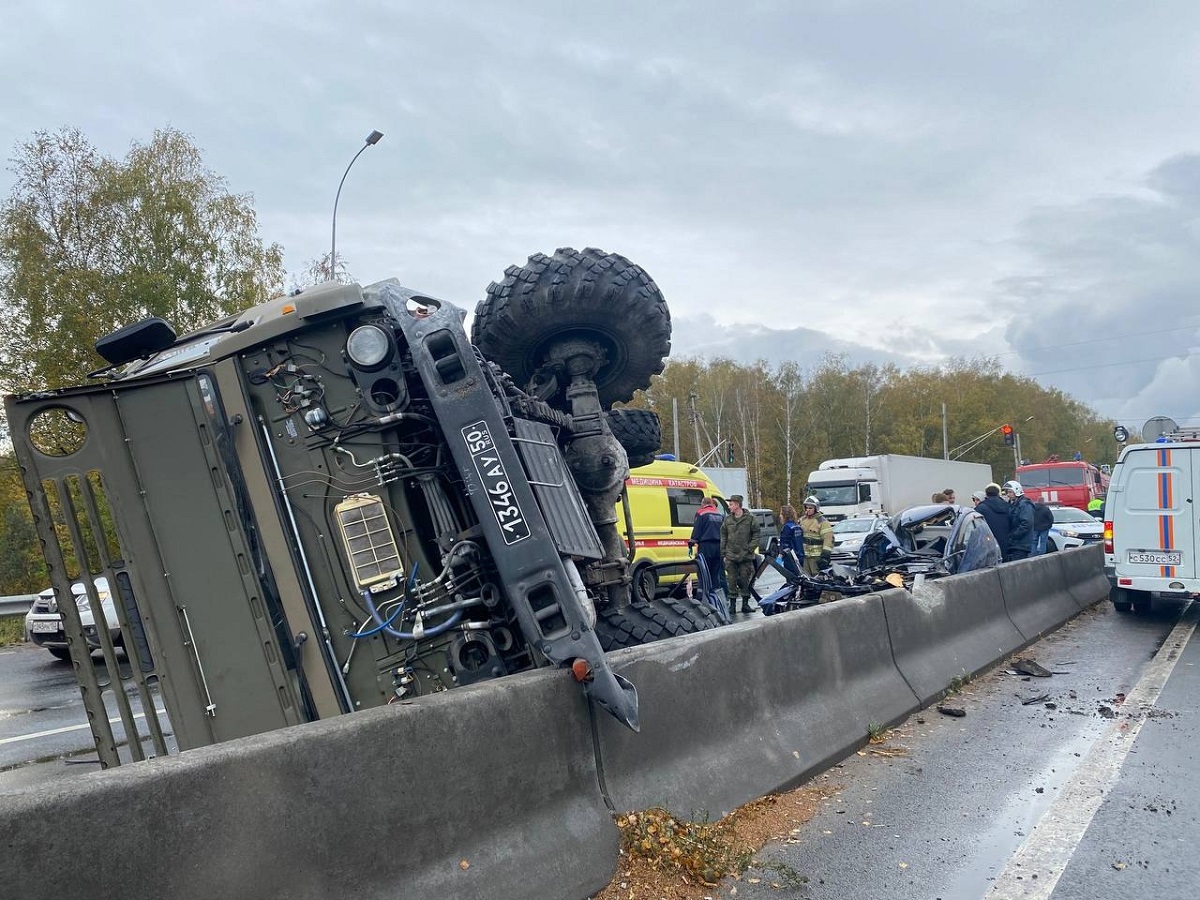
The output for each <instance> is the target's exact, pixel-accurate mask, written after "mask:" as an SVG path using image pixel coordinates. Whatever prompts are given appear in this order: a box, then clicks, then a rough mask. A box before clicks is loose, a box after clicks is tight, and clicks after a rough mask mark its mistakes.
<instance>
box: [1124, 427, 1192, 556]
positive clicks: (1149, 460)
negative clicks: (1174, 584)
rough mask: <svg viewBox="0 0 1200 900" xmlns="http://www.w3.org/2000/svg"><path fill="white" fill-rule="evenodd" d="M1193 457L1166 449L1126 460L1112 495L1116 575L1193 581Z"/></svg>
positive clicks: (1141, 452)
mask: <svg viewBox="0 0 1200 900" xmlns="http://www.w3.org/2000/svg"><path fill="white" fill-rule="evenodd" d="M1196 464H1197V463H1196V462H1195V454H1193V453H1192V452H1191V451H1190V450H1186V449H1172V448H1171V446H1170V445H1169V444H1162V445H1159V446H1155V447H1153V448H1151V447H1147V448H1146V449H1145V450H1139V451H1137V452H1135V453H1131V454H1129V456H1128V457H1126V460H1125V463H1124V467H1125V478H1124V482H1125V483H1124V485H1123V486H1122V487H1123V490H1122V491H1121V492H1120V493H1119V494H1117V495H1116V501H1115V502H1116V503H1117V504H1119V507H1120V514H1119V515H1117V514H1116V512H1115V511H1114V516H1112V518H1114V521H1115V522H1116V523H1119V524H1116V525H1114V532H1113V551H1114V555H1115V559H1114V562H1115V564H1116V568H1117V574H1118V575H1119V576H1121V575H1123V576H1126V577H1142V578H1195V577H1196V556H1195V553H1194V549H1193V548H1194V540H1195V521H1194V519H1195V510H1194V509H1193V507H1194V504H1193V503H1192V484H1193V479H1194V478H1195V477H1196V474H1197V473H1195V472H1194V471H1193V469H1194V467H1195V465H1196Z"/></svg>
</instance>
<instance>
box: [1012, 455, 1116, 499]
mask: <svg viewBox="0 0 1200 900" xmlns="http://www.w3.org/2000/svg"><path fill="white" fill-rule="evenodd" d="M1017 481H1019V482H1021V487H1023V488H1024V489H1025V494H1026V496H1027V497H1029V499H1030V500H1040V501H1041V502H1043V503H1057V504H1058V505H1059V506H1074V507H1075V508H1076V509H1082V510H1084V511H1085V512H1086V511H1087V508H1088V503H1089V502H1090V501H1092V500H1094V499H1096V498H1097V497H1098V498H1100V499H1101V500H1103V499H1104V495H1105V494H1107V493H1108V475H1106V474H1105V473H1103V472H1101V471H1100V470H1099V469H1097V468H1096V467H1095V466H1093V465H1092V464H1091V463H1090V462H1085V461H1084V460H1081V459H1073V460H1068V461H1066V462H1063V461H1061V460H1059V458H1058V455H1057V454H1054V455H1052V456H1050V457H1049V458H1047V459H1046V461H1045V462H1040V463H1030V464H1028V465H1024V466H1018V467H1017Z"/></svg>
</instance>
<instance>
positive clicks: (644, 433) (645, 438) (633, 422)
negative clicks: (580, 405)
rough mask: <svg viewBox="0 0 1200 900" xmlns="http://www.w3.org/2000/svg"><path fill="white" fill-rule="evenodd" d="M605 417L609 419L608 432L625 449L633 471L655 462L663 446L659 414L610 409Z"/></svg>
mask: <svg viewBox="0 0 1200 900" xmlns="http://www.w3.org/2000/svg"><path fill="white" fill-rule="evenodd" d="M604 415H605V418H607V419H608V430H609V431H611V432H612V433H613V437H615V438H616V439H617V441H618V442H619V443H620V444H621V446H622V447H624V448H625V453H626V454H628V456H629V467H630V468H631V469H632V468H635V467H636V466H638V465H640V466H644V465H648V464H649V463H651V462H653V461H654V454H655V453H657V452H658V448H659V447H661V446H662V422H661V421H659V418H658V413H656V412H653V411H652V410H649V409H610V410H609V411H608V412H606V413H605V414H604ZM643 460H645V462H643ZM635 461H636V465H635Z"/></svg>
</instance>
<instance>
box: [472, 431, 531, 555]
mask: <svg viewBox="0 0 1200 900" xmlns="http://www.w3.org/2000/svg"><path fill="white" fill-rule="evenodd" d="M462 436H463V441H464V442H466V445H467V450H468V451H469V452H470V454H471V459H472V460H473V461H474V462H475V471H476V472H477V473H478V474H479V481H480V483H481V484H482V485H483V492H484V494H485V495H486V496H487V499H488V504H489V505H490V506H491V508H492V512H493V513H494V514H495V516H496V522H497V524H499V526H500V533H501V534H502V535H503V536H504V543H506V544H510V545H511V544H515V543H517V542H518V541H523V540H525V538H527V537H529V523H528V522H526V521H525V514H524V513H523V512H522V511H521V507H520V505H519V504H518V503H517V498H516V495H515V494H514V493H513V489H512V483H511V482H510V481H509V480H508V473H507V472H505V471H504V463H503V461H502V460H501V459H500V454H499V453H498V452H497V451H496V445H495V442H494V441H493V440H492V434H491V432H490V431H489V430H488V426H487V423H486V422H482V421H480V422H476V423H475V424H474V425H468V426H466V427H465V428H463V429H462Z"/></svg>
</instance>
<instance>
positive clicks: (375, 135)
mask: <svg viewBox="0 0 1200 900" xmlns="http://www.w3.org/2000/svg"><path fill="white" fill-rule="evenodd" d="M382 137H383V132H382V131H374V130H372V132H371V133H370V134H368V135H367V140H366V143H364V144H363V145H362V146H361V147H359V148H358V152H357V153H355V154H354V156H353V158H352V159H351V160H350V165H348V166H346V171H345V172H343V173H342V180H341V181H340V182H338V189H337V194H336V195H335V196H334V198H333V229H332V231H333V233H332V235H331V236H330V239H329V280H330V281H336V280H337V208H338V201H339V200H341V199H342V185H344V184H345V183H346V176H347V175H349V174H350V169H352V168H353V167H354V163H355V160H357V159H358V158H359V157H360V156H362V152H363V151H364V150H366V149H367V148H368V147H373V146H374V145H375V144H378V143H379V139H380V138H382Z"/></svg>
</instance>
